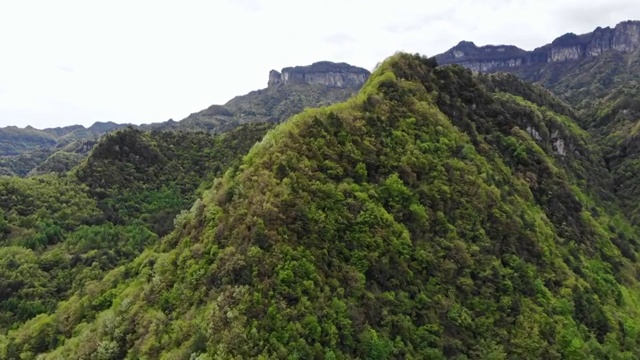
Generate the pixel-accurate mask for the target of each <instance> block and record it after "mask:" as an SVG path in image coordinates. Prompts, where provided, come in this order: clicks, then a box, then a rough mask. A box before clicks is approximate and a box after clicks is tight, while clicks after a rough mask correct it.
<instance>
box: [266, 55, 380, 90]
mask: <svg viewBox="0 0 640 360" xmlns="http://www.w3.org/2000/svg"><path fill="white" fill-rule="evenodd" d="M369 75H370V73H369V71H368V70H366V69H363V68H360V67H357V66H352V65H349V64H346V63H333V62H330V61H320V62H316V63H314V64H311V65H309V66H296V67H287V68H284V69H282V71H281V72H278V71H276V70H271V71H270V72H269V82H268V86H276V85H279V84H282V85H287V84H321V85H325V86H330V87H339V88H344V87H360V86H362V84H364V82H365V81H367V78H369Z"/></svg>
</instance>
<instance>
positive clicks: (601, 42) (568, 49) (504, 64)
mask: <svg viewBox="0 0 640 360" xmlns="http://www.w3.org/2000/svg"><path fill="white" fill-rule="evenodd" d="M639 48H640V21H625V22H621V23H619V24H618V25H616V26H615V27H614V28H610V27H606V28H601V27H598V28H596V29H595V30H594V31H592V32H590V33H587V34H582V35H576V34H574V33H567V34H564V35H562V36H560V37H558V38H557V39H555V40H554V41H553V42H552V43H551V44H547V45H544V46H542V47H539V48H537V49H535V50H533V51H525V50H523V49H520V48H518V47H516V46H512V45H497V46H496V45H487V46H481V47H478V46H476V45H475V44H474V43H473V42H468V41H462V42H460V43H459V44H458V45H456V46H454V47H453V48H451V49H450V50H448V51H446V52H445V53H443V54H440V55H438V56H436V58H437V60H438V63H440V64H443V65H447V64H459V65H462V66H464V67H467V68H469V69H471V70H474V71H482V72H491V71H499V70H502V69H505V68H515V67H521V66H530V65H539V64H547V63H556V62H563V61H569V60H579V59H583V58H586V57H594V56H599V55H601V54H603V53H605V52H608V51H619V52H632V51H635V50H637V49H639Z"/></svg>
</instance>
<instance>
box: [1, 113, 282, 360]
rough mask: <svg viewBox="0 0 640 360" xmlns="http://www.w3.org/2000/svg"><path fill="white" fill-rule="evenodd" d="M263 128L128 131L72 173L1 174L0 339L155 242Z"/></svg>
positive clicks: (101, 146)
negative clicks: (215, 131) (217, 132)
mask: <svg viewBox="0 0 640 360" xmlns="http://www.w3.org/2000/svg"><path fill="white" fill-rule="evenodd" d="M271 127H272V125H270V124H246V125H242V126H240V127H238V128H237V129H234V130H233V131H230V132H228V133H225V134H222V135H212V134H208V133H203V132H193V131H192V132H177V131H176V132H143V131H141V130H138V129H134V128H133V127H131V128H126V129H122V130H118V131H115V132H113V133H110V134H108V135H106V136H105V137H103V138H102V139H101V140H100V141H99V143H98V144H97V145H96V146H95V148H94V149H93V150H92V151H91V152H90V154H89V155H88V157H87V158H86V159H85V160H83V161H82V163H80V164H79V165H77V166H75V167H74V169H73V170H72V171H71V172H67V173H64V174H46V175H33V176H30V177H28V178H19V177H7V176H0V334H4V333H6V331H7V330H8V329H12V328H15V327H17V326H19V325H20V324H22V323H23V322H25V321H27V320H30V319H33V318H35V317H37V316H38V315H41V314H47V313H51V312H53V311H54V310H55V308H56V307H57V306H58V305H59V302H63V301H66V300H68V299H69V298H70V297H72V296H73V294H74V293H75V292H77V291H84V290H85V289H87V288H90V287H91V286H92V285H91V284H92V283H95V281H97V280H99V279H102V278H103V277H104V276H105V275H106V274H108V272H109V271H111V270H112V269H114V268H117V267H118V266H121V265H123V264H126V263H128V262H130V261H132V260H133V259H135V258H136V257H137V256H139V255H140V254H141V253H142V252H143V251H144V250H145V248H146V247H147V246H151V245H153V244H155V243H156V242H157V241H158V238H159V237H160V236H163V235H165V234H166V233H167V232H170V231H171V230H172V229H173V225H174V222H173V220H174V218H175V217H176V215H177V214H179V213H180V212H181V211H187V210H188V209H189V208H190V206H191V204H192V203H193V202H194V200H195V199H197V198H198V196H199V195H200V194H201V193H202V191H203V188H208V187H210V186H211V184H212V183H213V179H214V178H216V177H219V176H221V175H222V174H224V172H225V171H227V170H228V169H229V168H231V167H234V166H237V165H238V164H239V162H240V159H241V158H242V156H244V155H245V154H246V153H247V152H248V151H249V149H250V148H251V147H252V146H253V145H254V144H255V143H256V142H257V141H259V140H260V139H261V138H262V137H263V135H264V133H265V132H266V131H267V130H268V129H270V128H271ZM101 304H102V305H100V304H99V303H96V306H97V307H94V310H97V309H99V308H100V307H101V306H104V304H105V303H101ZM0 347H1V346H0ZM0 358H2V359H6V358H7V355H6V354H4V353H3V354H2V355H0ZM9 358H11V357H10V356H9Z"/></svg>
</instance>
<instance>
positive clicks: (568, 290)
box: [0, 53, 640, 359]
mask: <svg viewBox="0 0 640 360" xmlns="http://www.w3.org/2000/svg"><path fill="white" fill-rule="evenodd" d="M434 65H435V64H434V63H433V61H431V60H430V59H427V58H424V57H421V56H418V55H408V54H402V53H399V54H396V55H394V56H393V57H391V58H390V59H387V60H386V61H385V62H384V63H383V64H381V65H380V66H379V67H378V69H377V70H376V71H375V73H374V74H373V75H372V76H371V78H370V79H369V81H368V83H367V84H366V85H365V87H364V88H363V89H362V90H361V92H360V93H359V94H358V95H357V96H355V97H354V98H352V99H350V100H349V101H347V102H346V103H343V104H338V105H334V106H331V107H328V108H322V109H312V110H306V111H305V112H303V113H302V114H299V115H296V116H294V117H293V118H291V119H289V120H288V121H287V122H285V123H283V124H281V125H279V126H278V127H276V128H275V129H273V130H271V131H270V132H269V133H267V135H266V136H265V137H264V138H263V139H262V140H261V141H260V142H259V143H258V144H256V145H255V146H254V147H253V148H252V149H251V151H250V152H249V153H248V154H247V155H246V156H245V157H244V158H243V160H242V163H241V164H240V165H239V166H231V167H230V168H229V170H228V171H226V172H224V173H223V174H224V175H223V176H222V177H221V178H219V179H218V180H215V181H214V182H213V186H212V188H211V189H210V190H207V191H205V192H204V193H202V196H201V198H200V199H198V200H196V201H195V202H194V204H193V206H192V207H191V209H190V210H189V211H184V212H182V213H181V214H180V215H179V216H178V217H177V218H176V220H175V229H174V230H173V231H172V232H171V233H170V234H169V235H167V236H166V237H164V238H163V239H162V241H161V242H160V243H159V244H157V246H154V247H152V248H149V249H148V250H147V251H144V252H143V253H142V254H141V255H139V256H138V257H137V258H135V259H133V260H131V261H130V262H128V263H122V264H121V265H119V266H118V267H116V268H115V269H114V270H112V271H110V272H108V273H107V275H106V276H104V278H103V279H102V280H97V281H95V282H93V283H91V286H86V288H82V289H78V290H77V291H76V292H75V293H74V294H73V295H72V296H71V297H69V298H68V300H67V301H64V302H61V303H60V305H59V306H58V308H57V310H56V311H55V312H53V313H50V314H46V315H44V314H43V315H40V316H37V317H34V318H32V319H31V320H29V321H28V322H25V323H24V324H23V325H21V326H19V327H16V328H15V329H12V330H11V331H9V332H8V333H7V335H5V336H3V337H0V356H4V357H6V358H18V357H20V358H34V357H35V356H36V355H38V354H39V358H41V359H57V358H78V359H89V358H171V359H190V358H192V359H193V358H225V359H226V358H233V359H240V358H264V359H266V358H291V359H295V358H333V359H347V358H370V359H383V358H407V359H418V358H431V359H444V358H461V359H462V358H492V359H506V358H545V359H564V358H567V359H572V358H576V359H577V358H629V359H631V358H637V357H639V356H640V353H639V350H638V349H640V346H639V345H640V332H639V331H638V330H639V329H638V325H637V318H638V311H639V309H640V308H639V306H640V305H639V304H640V303H639V301H640V287H638V285H639V284H638V282H637V278H638V276H637V275H638V265H637V262H636V260H637V251H638V243H637V240H636V239H637V235H638V234H637V230H636V229H635V228H634V227H633V226H632V225H630V224H629V222H628V221H627V220H626V219H625V217H624V216H623V215H621V213H620V212H619V210H618V208H617V205H616V203H615V202H612V201H611V193H610V188H608V186H609V185H610V183H611V182H610V179H607V174H608V173H607V172H606V170H604V164H603V162H602V161H600V160H599V158H598V152H597V151H598V149H595V150H594V149H592V148H591V147H590V146H589V143H590V142H591V137H590V135H589V134H587V133H585V132H584V131H582V130H580V129H579V128H578V127H577V126H575V124H574V122H573V119H571V112H566V111H565V110H566V108H565V107H563V106H561V104H559V103H558V102H557V101H556V100H554V99H553V98H551V97H550V96H549V95H548V94H545V93H541V92H538V91H536V90H532V89H527V88H526V87H527V85H524V84H522V83H519V82H517V81H516V80H515V79H508V80H504V79H497V80H495V79H493V78H485V77H483V76H474V75H472V74H471V72H470V71H467V70H464V69H462V68H460V67H446V68H441V67H434ZM512 88H517V89H520V90H517V91H514V93H511V92H510V90H511V89H512ZM122 136H125V137H128V138H129V137H131V138H132V139H130V141H127V142H126V144H130V145H127V147H128V149H127V150H125V149H124V147H123V146H119V147H117V149H118V150H117V151H116V150H115V149H116V147H109V148H103V149H101V148H96V150H95V151H94V155H96V156H98V155H100V154H102V152H108V153H109V156H102V158H103V159H112V160H110V161H113V162H106V163H109V164H111V165H109V166H110V168H111V169H117V174H119V173H120V172H122V174H123V175H122V178H119V177H118V176H117V175H114V174H108V173H107V171H106V169H102V167H101V166H102V165H101V166H98V165H96V164H99V163H100V162H99V161H97V159H96V160H91V159H89V160H88V161H87V164H85V165H86V167H85V168H83V169H82V168H81V169H79V170H78V176H79V178H80V179H83V180H84V181H86V182H87V184H88V186H89V188H90V189H91V193H92V194H94V196H96V197H97V198H98V199H100V201H102V200H103V199H107V198H108V197H109V196H110V194H112V192H115V193H117V192H121V191H127V189H128V186H129V185H128V184H133V185H132V188H134V189H139V188H138V187H137V186H138V185H137V184H141V183H145V182H146V181H147V180H149V179H154V178H155V176H156V175H158V177H161V178H163V179H168V178H169V177H168V176H169V175H166V174H162V173H161V172H160V171H159V169H155V168H154V167H153V164H155V162H156V161H157V162H159V163H160V164H166V159H165V158H164V157H165V156H166V155H165V153H164V150H163V151H160V150H159V149H160V148H162V146H163V145H162V144H159V143H156V142H153V141H150V137H151V136H152V135H148V134H139V133H135V132H131V131H129V132H123V135H122ZM167 136H168V138H169V139H170V138H171V137H170V136H169V135H167ZM137 137H138V138H137ZM114 138H116V136H114V137H112V138H111V139H110V140H105V141H106V142H109V141H111V140H113V139H114ZM195 139H196V140H197V139H198V138H197V136H196V138H195ZM560 140H561V141H562V144H563V145H562V146H560V145H559V144H561V143H560V142H559V141H560ZM185 141H186V142H187V143H189V140H185ZM194 141H195V140H194ZM168 143H171V141H168ZM114 144H120V142H114ZM110 149H112V150H110ZM172 154H176V153H172ZM91 161H95V163H91ZM176 163H177V164H182V162H181V161H180V160H177V161H176ZM127 164H129V165H127ZM149 165H151V166H149ZM92 166H93V168H92ZM127 166H129V167H131V168H132V169H135V170H128V169H126V167H127ZM171 166H174V165H171ZM175 166H177V165H175ZM87 169H93V170H92V171H90V172H89V173H92V172H93V171H95V173H97V174H100V176H99V177H91V176H88V174H87V173H85V172H86V171H87ZM83 171H84V172H83ZM221 174H222V173H221ZM589 174H604V177H605V178H604V179H603V180H599V181H591V180H590V179H588V177H589ZM163 176H164V177H163ZM100 178H104V180H105V182H104V184H102V183H100V181H98V180H99V179H100ZM91 179H93V180H91ZM123 179H126V181H125V180H123ZM152 183H153V181H152ZM175 184H176V185H178V188H179V187H180V186H179V185H180V184H181V183H180V182H178V181H176V183H175ZM163 185H166V184H163ZM116 189H117V190H116ZM156 189H157V188H156ZM160 189H162V190H160V191H161V193H162V194H163V195H158V197H157V198H158V199H164V200H162V201H166V202H168V203H171V201H172V199H174V198H173V197H171V196H169V195H167V194H169V193H171V192H172V191H174V190H172V188H171V187H167V188H162V187H160ZM142 199H145V200H141V201H149V199H150V198H142ZM152 202H153V201H152ZM114 205H117V204H114ZM152 208H153V209H156V208H154V207H152ZM117 211H121V210H120V209H118V210H117ZM154 211H155V210H154ZM81 229H84V230H82V231H83V232H85V233H87V232H88V231H89V230H88V229H87V228H84V227H82V228H81ZM93 236H94V235H91V236H88V237H89V238H90V237H93ZM79 238H84V236H80V237H79ZM109 238H110V237H109ZM142 238H144V237H142ZM138 243H145V241H139V242H138ZM83 244H84V243H83V242H82V241H77V242H70V243H69V246H77V247H80V248H83V246H85V245H83ZM114 244H117V242H116V243H112V244H111V245H108V247H110V246H113V245H114ZM21 254H22V253H21ZM15 256H18V255H15ZM20 256H22V257H24V258H28V257H29V255H28V253H24V254H22V255H20ZM34 271H35V270H34ZM34 277H35V278H37V277H38V273H37V272H34ZM34 286H36V287H37V284H36V285H34Z"/></svg>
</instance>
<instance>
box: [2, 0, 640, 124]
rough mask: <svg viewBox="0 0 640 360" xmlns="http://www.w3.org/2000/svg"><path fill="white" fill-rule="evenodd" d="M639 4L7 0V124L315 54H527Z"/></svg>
mask: <svg viewBox="0 0 640 360" xmlns="http://www.w3.org/2000/svg"><path fill="white" fill-rule="evenodd" d="M627 19H640V1H637V0H606V1H605V0H484V1H470V0H446V1H444V0H442V1H425V0H394V1H377V0H369V1H365V0H309V1H291V0H236V1H232V0H209V1H189V0H181V1H177V0H176V1H171V2H169V1H162V0H155V1H140V0H128V1H120V0H110V1H99V2H98V1H91V0H82V1H69V0H56V1H51V0H46V1H29V0H21V1H18V0H16V1H3V0H0V126H6V125H18V126H21V127H23V126H26V125H32V126H34V127H37V128H44V127H55V126H64V125H71V124H83V125H91V124H92V123H93V122H95V121H114V122H118V123H136V124H140V123H149V122H158V121H165V120H168V119H169V118H173V119H174V120H180V119H183V118H184V117H186V116H188V115H189V114H190V113H192V112H196V111H199V110H201V109H204V108H206V107H208V106H209V105H211V104H223V103H225V102H227V101H228V100H229V99H231V98H232V97H234V96H236V95H241V94H245V93H247V92H249V91H251V90H255V89H259V88H264V87H266V84H267V79H268V72H269V70H271V69H277V70H280V69H281V68H283V67H286V66H294V65H308V64H311V63H313V62H315V61H319V60H330V61H345V62H348V63H351V64H353V65H358V66H362V67H365V68H367V69H372V68H373V67H374V66H375V65H376V64H377V63H378V62H380V61H382V60H383V59H384V58H386V57H387V56H390V55H392V54H393V53H394V52H396V51H398V50H404V51H409V52H420V53H423V54H426V55H435V54H438V53H441V52H443V51H445V50H447V49H449V48H450V47H452V46H454V45H456V44H457V43H458V42H459V41H460V40H470V41H474V42H475V43H476V44H477V45H485V44H489V43H491V44H514V45H517V46H519V47H522V48H524V49H526V50H531V49H533V48H535V47H537V46H541V45H544V44H545V43H548V42H551V41H552V40H553V39H554V38H555V37H557V36H559V35H562V34H564V33H567V32H575V33H585V32H589V31H591V30H593V29H594V28H595V27H597V26H603V27H605V26H614V25H615V24H616V23H618V22H620V21H622V20H627Z"/></svg>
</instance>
